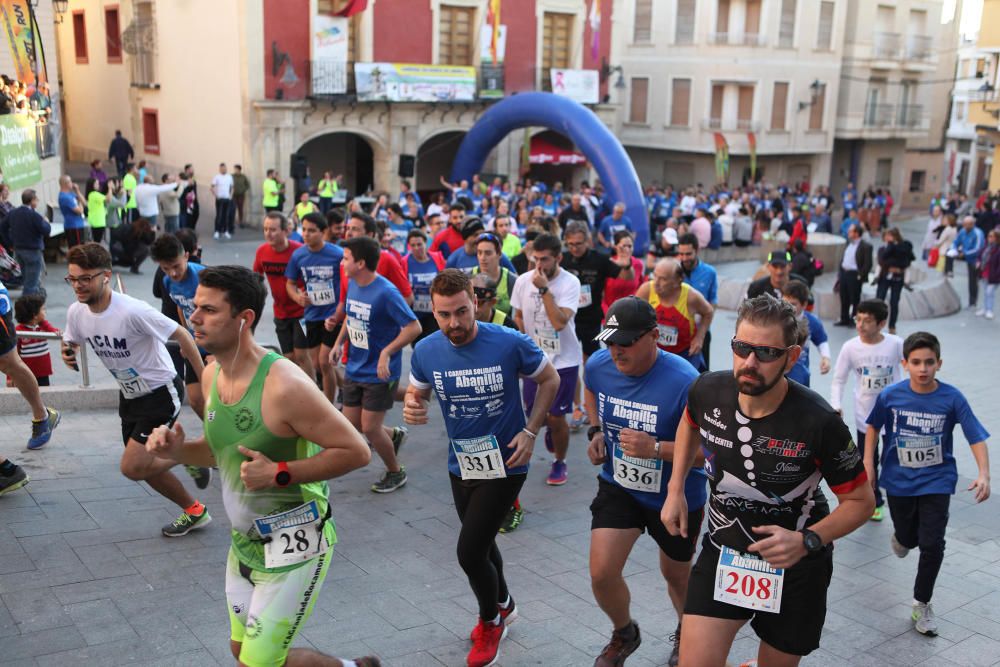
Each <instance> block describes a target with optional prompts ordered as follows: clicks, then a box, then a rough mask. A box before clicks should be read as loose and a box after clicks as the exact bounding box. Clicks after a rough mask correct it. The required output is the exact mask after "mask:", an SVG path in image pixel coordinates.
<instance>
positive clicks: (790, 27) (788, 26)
mask: <svg viewBox="0 0 1000 667" xmlns="http://www.w3.org/2000/svg"><path fill="white" fill-rule="evenodd" d="M796 2H797V0H781V23H780V25H779V27H778V47H779V48H782V49H790V48H792V47H793V46H794V45H795V4H796Z"/></svg>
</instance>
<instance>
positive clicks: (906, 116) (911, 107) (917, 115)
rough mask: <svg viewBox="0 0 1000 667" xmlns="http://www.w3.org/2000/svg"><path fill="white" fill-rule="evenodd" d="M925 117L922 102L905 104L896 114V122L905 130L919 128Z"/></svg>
mask: <svg viewBox="0 0 1000 667" xmlns="http://www.w3.org/2000/svg"><path fill="white" fill-rule="evenodd" d="M925 117H926V115H925V114H924V106H923V105H922V104H903V105H901V106H900V107H899V113H898V114H896V123H897V125H898V126H899V127H900V128H903V129H905V130H917V129H920V127H921V126H922V125H923V123H924V119H925Z"/></svg>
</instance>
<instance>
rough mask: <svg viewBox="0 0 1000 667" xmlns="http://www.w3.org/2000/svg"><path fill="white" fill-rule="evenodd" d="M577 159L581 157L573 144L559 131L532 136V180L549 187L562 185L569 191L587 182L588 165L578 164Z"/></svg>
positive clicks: (529, 175)
mask: <svg viewBox="0 0 1000 667" xmlns="http://www.w3.org/2000/svg"><path fill="white" fill-rule="evenodd" d="M576 156H580V153H579V150H578V149H577V147H576V145H575V144H574V143H573V140H572V139H570V138H569V137H566V136H565V135H562V134H560V133H558V132H556V131H555V130H544V131H542V132H539V133H537V134H535V135H532V137H531V157H530V165H531V168H530V169H529V170H528V177H529V178H531V180H533V181H541V182H542V183H545V184H547V185H549V186H552V185H555V184H556V183H562V184H563V189H564V190H567V191H568V190H570V189H571V188H573V187H575V186H576V185H579V183H580V181H583V180H586V178H587V163H586V162H576V163H574V159H576ZM580 158H582V156H580Z"/></svg>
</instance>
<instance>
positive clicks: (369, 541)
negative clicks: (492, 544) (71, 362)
mask: <svg viewBox="0 0 1000 667" xmlns="http://www.w3.org/2000/svg"><path fill="white" fill-rule="evenodd" d="M918 238H919V237H918ZM256 243H257V234H256V233H251V232H250V231H240V233H239V234H238V235H237V239H236V240H234V241H232V242H230V243H227V244H219V243H217V242H212V241H210V240H209V241H208V242H207V243H206V255H205V259H206V261H207V262H209V263H213V264H218V263H225V262H231V261H236V262H240V263H248V262H249V260H250V257H251V255H252V250H253V248H254V247H255V245H256ZM62 271H63V267H52V268H51V270H50V272H49V276H48V278H47V280H46V284H47V286H48V288H49V292H50V295H51V299H50V303H51V305H50V308H49V315H50V319H51V320H52V321H53V323H55V324H56V325H57V326H58V325H61V324H62V323H63V322H64V320H65V304H66V302H67V297H68V296H69V295H68V289H66V288H64V287H63V286H62V284H61V282H60V278H61V276H62ZM146 271H147V274H146V275H144V276H138V277H132V276H127V277H126V281H127V283H128V288H129V292H130V293H133V294H137V295H139V296H143V295H148V294H149V284H150V280H151V274H152V270H151V269H150V268H149V267H148V265H147V269H146ZM956 289H957V290H958V291H959V293H960V294H963V295H964V294H965V284H964V280H963V279H962V278H961V277H959V279H958V284H956ZM963 302H964V298H963ZM733 322H734V316H733V314H732V313H724V312H723V313H720V315H719V317H718V320H717V323H716V324H715V326H714V327H713V329H714V330H715V332H716V336H715V339H716V344H715V346H714V351H713V352H714V354H713V359H714V360H715V362H714V366H715V367H722V366H724V365H725V363H726V362H727V361H728V355H727V353H726V351H725V344H726V341H727V340H728V337H729V336H728V332H729V331H730V330H731V328H732V326H733ZM922 326H923V327H924V328H927V329H930V330H932V331H934V332H936V333H937V334H939V335H940V336H941V338H942V340H943V345H944V353H943V358H944V362H945V363H944V368H943V370H942V373H941V377H942V379H943V380H945V381H947V382H953V383H955V384H957V385H958V386H959V387H960V388H961V389H962V390H963V391H964V392H965V394H966V395H967V396H968V397H969V400H970V402H971V403H972V405H973V408H974V409H975V411H976V412H977V414H978V415H979V417H980V418H981V419H982V420H983V421H984V423H985V424H986V425H987V428H989V430H990V431H991V432H992V433H994V434H995V436H996V434H998V433H1000V414H998V411H997V409H996V405H997V395H998V394H997V390H996V388H995V377H996V376H997V375H998V373H1000V362H998V357H997V355H996V354H995V352H994V350H993V348H995V346H996V341H997V340H1000V337H998V334H997V332H998V331H1000V329H997V327H998V326H1000V325H998V324H997V323H995V322H986V321H984V320H982V319H977V318H975V317H974V316H973V315H972V314H971V313H970V312H969V311H967V310H963V311H962V312H961V313H958V314H956V315H953V316H951V317H948V318H942V319H938V320H933V321H931V322H926V323H923V325H922ZM915 328H916V327H915V325H914V324H912V323H907V322H901V323H900V333H901V334H903V335H905V334H907V333H909V332H911V331H913V330H915ZM829 331H830V335H831V339H832V341H831V342H832V345H833V348H834V350H837V349H838V348H839V346H840V344H841V343H842V342H843V341H844V340H846V338H847V337H848V334H850V333H851V332H848V331H844V330H843V329H838V328H833V327H831V328H830V329H829ZM260 334H261V335H260V337H261V339H262V340H263V341H264V342H272V339H273V333H272V329H271V327H270V323H269V322H265V323H262V326H261V328H260ZM815 356H817V355H815V354H814V355H813V357H815ZM817 367H818V361H816V360H814V361H813V372H814V388H816V389H817V390H818V391H820V392H821V393H823V394H824V395H827V394H828V393H829V377H830V376H820V375H819V374H818V368H817ZM56 381H57V382H62V383H67V382H71V381H73V380H72V378H70V377H69V376H68V375H65V374H64V373H63V372H62V371H60V374H59V375H58V377H57V378H56ZM185 413H186V414H185V415H184V418H183V422H184V425H185V427H188V428H189V431H197V430H198V429H199V426H198V421H197V419H196V418H194V417H193V415H192V414H191V413H190V412H189V411H187V410H186V411H185ZM845 416H846V417H847V418H848V419H850V418H851V416H850V415H845ZM399 421H400V417H399V410H398V409H397V410H394V411H393V412H392V413H391V414H390V416H389V417H388V419H387V423H389V424H396V423H399ZM28 430H29V428H28V416H27V411H24V412H22V413H20V414H16V415H3V416H2V417H0V433H2V434H3V435H2V436H0V452H3V453H4V454H6V455H7V456H10V457H11V458H13V459H14V460H15V461H17V462H19V463H21V464H22V465H24V466H25V467H26V468H27V470H28V471H29V473H30V474H31V477H32V482H31V483H30V484H29V485H28V486H27V487H26V489H25V490H23V491H19V492H16V493H13V494H10V495H8V496H6V497H3V498H2V499H0V664H3V665H8V664H10V665H66V664H83V665H121V664H142V665H214V664H224V665H229V664H232V662H233V661H232V658H231V656H230V655H229V648H228V631H229V630H228V617H227V610H226V605H225V592H224V581H223V574H224V561H225V558H226V551H227V544H228V542H229V535H228V522H227V521H226V519H225V513H224V511H223V508H222V504H221V497H220V491H219V485H218V481H217V480H215V481H213V483H212V485H211V486H210V487H209V489H208V490H207V491H206V492H203V493H202V494H201V499H202V500H203V501H204V502H205V503H206V504H207V505H208V506H209V508H210V510H211V511H212V513H213V517H214V518H215V522H214V523H213V524H212V525H211V526H209V527H208V528H206V529H205V530H202V531H199V532H196V533H192V534H191V535H189V536H187V537H184V538H179V539H167V538H163V537H161V536H160V533H159V529H160V527H161V526H162V525H164V524H166V523H167V522H169V521H170V520H171V519H173V518H174V517H175V516H176V513H177V510H176V508H174V507H172V506H171V504H170V503H169V502H168V501H166V500H164V499H163V498H161V497H159V496H158V495H156V494H155V493H154V492H152V491H151V490H150V489H149V488H148V487H147V486H146V485H144V484H140V483H134V482H131V481H129V480H127V479H125V478H124V477H123V476H122V475H121V474H120V473H119V471H118V466H117V461H118V457H119V454H120V447H121V445H120V444H119V437H120V435H119V427H118V421H117V417H116V414H115V412H114V411H100V412H94V413H67V414H65V415H64V419H63V423H62V425H61V426H60V427H59V429H58V430H57V432H56V434H55V437H54V438H53V440H52V442H51V443H50V444H49V445H48V446H47V447H46V448H45V449H44V450H41V451H38V452H27V451H23V446H24V444H23V443H24V441H25V440H26V438H27V435H28ZM956 440H957V447H956V454H957V457H958V462H959V471H960V473H961V475H962V479H961V480H960V484H959V488H960V489H963V488H964V486H963V483H964V484H965V485H967V484H968V481H969V480H968V478H969V477H971V476H974V474H975V465H974V462H973V460H972V457H971V455H970V454H969V452H968V448H967V447H965V446H964V444H963V443H964V440H963V439H962V437H961V435H959V436H958V437H957V438H956ZM444 441H445V438H444V428H443V424H442V421H441V417H440V414H439V413H433V417H432V421H431V423H430V425H428V426H425V427H422V428H419V429H415V430H413V431H411V436H410V439H409V441H408V443H407V444H406V445H405V446H404V448H403V452H402V459H403V462H404V463H405V464H406V465H407V469H408V471H409V474H410V480H409V483H408V484H407V486H406V487H405V488H404V489H402V490H400V491H399V492H397V493H394V494H391V495H388V496H376V495H374V494H372V493H371V492H370V491H368V486H369V484H370V483H371V482H372V481H374V479H375V478H376V477H377V476H378V475H379V474H380V472H381V468H380V465H379V464H378V463H373V464H372V465H370V466H369V467H368V468H367V469H365V470H361V471H357V472H355V473H353V474H351V475H348V476H347V477H345V478H343V479H340V480H337V481H335V482H333V483H332V485H331V491H332V502H333V508H334V517H335V519H336V522H337V527H338V534H339V538H340V543H339V544H338V545H337V547H336V551H335V556H334V561H333V565H332V567H331V569H330V574H329V577H328V578H327V582H326V585H325V587H324V588H323V591H322V593H321V595H320V598H319V602H318V605H317V607H316V610H315V612H314V614H313V616H312V618H311V619H310V620H309V622H308V623H307V624H306V625H305V628H304V630H303V632H302V634H301V636H300V638H299V640H298V644H297V645H301V646H313V647H315V648H316V649H318V650H321V651H324V652H328V653H333V654H335V655H340V656H344V657H353V656H356V655H362V654H366V653H371V652H374V653H377V654H378V655H380V656H381V657H382V658H383V659H384V661H385V664H387V665H396V666H401V665H407V666H417V665H434V666H439V665H464V664H465V663H464V660H465V655H466V653H467V651H468V647H469V644H468V640H467V636H468V632H469V630H470V629H471V628H472V626H473V624H474V622H475V604H474V598H473V596H472V594H471V592H470V591H469V589H468V584H467V582H466V580H465V577H464V575H463V573H462V571H461V570H460V568H459V567H458V564H457V561H456V558H455V540H456V536H457V530H458V520H457V517H456V516H455V512H454V507H453V505H452V502H451V495H450V491H449V487H448V482H447V479H446V474H447V473H446V470H445V450H444V447H443V445H442V443H443V442H444ZM995 441H996V438H995V437H994V442H995ZM540 449H541V448H540ZM997 458H998V457H996V456H995V457H994V460H996V459H997ZM545 463H546V462H545V460H544V457H542V456H536V457H535V460H534V464H535V467H534V469H533V470H532V473H531V474H530V475H529V478H528V482H527V483H526V485H525V487H524V491H523V492H522V496H521V497H522V501H523V503H524V505H525V507H526V510H527V517H526V519H525V522H524V524H523V525H522V526H521V528H519V529H518V530H517V531H516V532H515V533H513V534H511V535H502V536H500V537H499V538H498V540H499V545H500V548H501V550H502V551H503V556H504V560H505V564H506V565H505V569H506V574H507V578H508V581H509V582H510V585H511V589H512V592H513V595H514V596H515V598H516V599H517V602H518V607H519V609H520V611H521V619H520V620H518V622H517V623H515V624H514V625H513V626H511V631H510V635H509V639H508V640H507V641H506V642H505V644H504V646H503V650H502V658H501V664H503V665H507V666H510V665H545V666H557V665H573V666H580V665H584V666H588V665H590V664H592V662H593V657H594V656H595V655H596V653H597V652H598V651H599V650H600V649H601V647H602V646H603V645H604V643H605V642H606V641H607V638H608V634H609V632H610V630H611V628H610V625H609V623H608V621H607V619H606V617H605V616H604V615H603V613H602V612H601V611H600V610H599V609H598V608H597V606H596V604H595V603H594V599H593V595H592V594H591V591H590V582H589V576H588V569H587V551H588V548H589V525H590V524H589V521H590V513H589V511H588V507H589V504H590V501H591V499H592V497H593V495H594V493H595V490H596V481H595V478H594V477H595V474H596V471H595V469H594V468H592V467H591V466H590V465H589V463H587V461H586V456H585V453H584V436H583V435H582V434H577V435H574V436H573V439H572V441H571V447H570V455H569V465H570V480H569V483H568V484H566V486H565V487H562V488H550V487H546V486H545V484H544V469H545ZM995 465H996V464H995ZM180 474H181V476H182V477H184V478H185V480H186V483H190V480H189V479H187V478H186V475H184V473H183V472H181V473H180ZM192 488H194V487H193V485H192ZM998 502H1000V500H997V499H993V500H990V501H988V502H987V503H985V504H984V505H980V506H976V505H973V504H972V503H970V500H969V494H968V493H967V492H964V491H961V490H960V491H959V493H958V494H957V496H956V497H955V499H954V502H953V504H952V512H951V522H950V525H949V530H948V547H947V556H946V558H945V562H944V568H943V570H942V573H941V576H940V578H939V580H938V586H937V591H936V594H935V597H934V604H935V607H936V610H937V612H938V614H939V616H940V625H941V634H940V636H939V637H937V638H934V639H929V638H926V637H923V636H920V635H918V634H916V633H915V632H914V631H912V630H911V629H910V622H909V620H908V616H909V601H910V598H911V586H912V581H913V576H914V572H915V568H916V560H917V559H916V555H915V554H913V555H911V556H910V557H909V558H907V559H906V560H902V561H901V560H898V559H897V558H896V557H895V556H893V555H892V554H891V552H890V550H889V535H890V532H891V528H890V525H889V522H888V521H886V522H884V523H882V524H875V523H869V524H868V525H866V526H864V527H863V528H861V529H860V530H858V531H857V532H855V533H854V534H852V535H850V536H849V537H847V538H844V539H842V540H840V541H839V542H838V543H837V546H836V551H835V562H836V567H835V571H834V580H833V584H832V586H831V588H830V595H829V598H830V599H829V611H828V614H827V620H826V626H825V631H824V634H823V641H822V645H821V648H820V649H819V650H818V651H816V652H815V653H813V654H812V655H811V656H809V657H808V658H807V659H806V660H804V661H803V663H802V664H804V665H810V666H813V665H814V666H819V665H844V664H851V665H872V666H876V665H877V666H883V665H905V666H910V665H962V666H972V665H993V664H1000V512H998V510H997V507H1000V506H998V505H997V503H998ZM654 546H655V545H653V543H652V541H651V540H649V539H648V538H643V539H641V540H640V541H639V542H638V543H637V547H636V549H635V551H634V553H633V555H632V558H631V559H630V561H629V563H628V566H627V569H626V572H625V574H626V578H627V581H628V584H629V587H630V589H631V591H632V603H633V615H634V618H635V619H636V621H637V622H638V623H639V624H640V625H641V626H642V630H643V635H644V643H643V645H642V647H641V648H640V649H639V650H638V651H637V652H636V653H635V654H634V656H633V657H632V658H630V659H629V662H628V665H630V666H633V667H649V666H653V665H663V664H665V662H666V658H667V656H668V655H669V651H670V644H669V640H668V637H669V635H670V633H671V632H672V631H673V629H674V626H675V624H676V618H675V615H674V612H673V610H672V609H671V607H670V605H669V603H668V601H667V598H666V593H665V584H664V582H663V580H662V578H661V576H660V574H659V572H658V567H657V560H656V551H655V548H654ZM755 650H756V640H755V638H754V637H753V636H752V634H751V633H750V632H749V631H747V630H744V631H743V632H742V633H741V634H740V636H739V638H738V639H737V641H736V643H735V644H734V646H733V650H732V653H731V655H730V659H731V660H732V661H733V662H734V663H736V664H738V663H739V662H740V661H742V660H746V659H748V658H750V657H753V656H754V653H755Z"/></svg>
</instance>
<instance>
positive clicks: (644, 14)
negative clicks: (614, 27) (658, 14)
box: [632, 0, 653, 43]
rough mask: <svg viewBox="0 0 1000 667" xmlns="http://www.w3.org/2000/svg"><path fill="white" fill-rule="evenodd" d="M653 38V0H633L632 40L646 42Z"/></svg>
mask: <svg viewBox="0 0 1000 667" xmlns="http://www.w3.org/2000/svg"><path fill="white" fill-rule="evenodd" d="M652 39H653V0H635V24H634V25H633V27H632V41H633V42H635V43H648V42H650V41H651V40H652Z"/></svg>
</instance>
